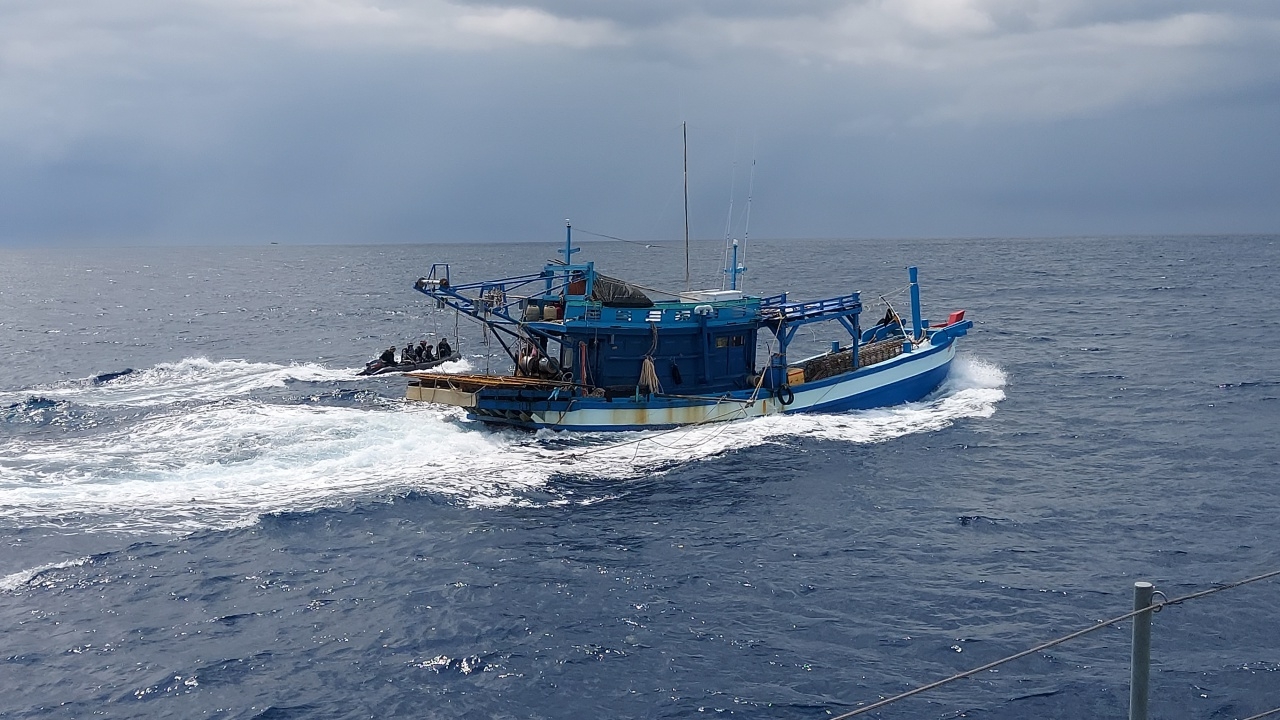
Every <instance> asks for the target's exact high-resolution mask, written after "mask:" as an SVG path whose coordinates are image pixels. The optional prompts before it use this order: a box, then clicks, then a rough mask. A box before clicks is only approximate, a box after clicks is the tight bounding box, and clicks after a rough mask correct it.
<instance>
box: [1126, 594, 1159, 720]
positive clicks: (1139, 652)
mask: <svg viewBox="0 0 1280 720" xmlns="http://www.w3.org/2000/svg"><path fill="white" fill-rule="evenodd" d="M1154 593H1155V586H1153V585H1152V584H1151V583H1149V582H1136V583H1134V584H1133V609H1134V610H1141V609H1143V608H1150V607H1151V598H1152V596H1153V595H1154ZM1131 663H1132V664H1131V666H1130V669H1129V720H1147V685H1148V682H1149V681H1150V679H1151V610H1147V611H1146V612H1141V613H1138V614H1137V615H1134V616H1133V657H1132V660H1131Z"/></svg>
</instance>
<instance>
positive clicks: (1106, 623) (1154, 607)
mask: <svg viewBox="0 0 1280 720" xmlns="http://www.w3.org/2000/svg"><path fill="white" fill-rule="evenodd" d="M1277 575H1280V570H1272V571H1271V572H1269V573H1264V574H1262V575H1255V576H1254V577H1251V578H1246V579H1244V580H1239V581H1236V582H1233V583H1227V584H1226V585H1219V586H1218V587H1214V588H1209V589H1208V590H1202V591H1200V592H1197V593H1191V594H1190V595H1183V596H1182V597H1177V598H1174V599H1172V600H1165V601H1163V602H1155V603H1152V604H1150V605H1148V606H1147V607H1144V608H1142V609H1140V610H1134V611H1132V612H1128V613H1125V614H1124V615H1121V616H1119V617H1115V618H1111V619H1110V620H1101V621H1099V622H1098V624H1096V625H1094V626H1092V627H1087V628H1085V629H1083V630H1077V631H1076V632H1073V633H1071V634H1070V635H1064V636H1062V637H1060V638H1057V639H1056V640H1050V641H1048V642H1045V643H1041V644H1039V645H1037V646H1035V647H1033V648H1031V649H1029V650H1023V651H1022V652H1020V653H1016V654H1014V655H1010V656H1009V657H1006V658H1002V659H1000V660H996V661H994V662H989V663H987V664H986V665H983V666H981V667H976V668H974V669H972V670H966V671H964V672H962V673H957V674H955V675H952V676H951V677H949V678H944V679H942V680H938V681H936V682H931V683H929V684H928V685H921V686H920V687H918V688H916V689H914V690H908V691H907V692H904V693H901V694H898V695H894V696H893V697H891V698H886V699H884V700H881V701H879V702H876V703H872V704H871V705H868V706H866V707H862V708H858V709H857V710H854V711H852V712H847V713H845V714H844V715H838V716H836V717H834V718H832V720H846V718H851V717H854V716H855V715H861V714H863V713H867V712H871V711H872V710H876V709H878V708H882V707H884V706H885V705H889V704H891V703H895V702H898V701H899V700H905V699H907V698H909V697H911V696H913V695H919V694H920V693H922V692H925V691H926V690H932V689H934V688H938V687H942V686H943V685H948V684H950V683H953V682H955V681H956V680H963V679H964V678H967V677H971V676H973V675H977V674H978V673H981V672H986V671H987V670H990V669H992V668H996V667H999V666H1001V665H1004V664H1005V663H1008V662H1012V661H1014V660H1017V659H1019V658H1024V657H1026V656H1028V655H1034V654H1035V653H1038V652H1040V651H1042V650H1048V649H1049V648H1051V647H1054V646H1055V645H1061V644H1062V643H1064V642H1067V641H1068V640H1075V639H1076V638H1078V637H1081V636H1084V635H1088V634H1089V633H1091V632H1094V631H1097V630H1101V629H1103V628H1107V627H1111V626H1112V625H1115V624H1116V623H1119V622H1123V621H1125V620H1128V619H1129V618H1131V617H1135V616H1137V615H1140V614H1142V613H1144V612H1147V611H1148V610H1150V611H1152V612H1160V611H1161V610H1162V609H1164V607H1165V606H1166V605H1180V604H1182V603H1184V602H1186V601H1188V600H1197V599H1199V598H1202V597H1205V596H1208V595H1212V594H1214V593H1220V592H1222V591H1223V590H1230V589H1232V588H1237V587H1240V586H1241V585H1248V584H1249V583H1254V582H1258V581H1259V580H1266V579H1267V578H1271V577H1275V576H1277ZM1277 711H1280V708H1277V709H1276V710H1270V711H1268V712H1267V713H1263V715H1258V716H1255V717H1264V716H1265V715H1269V714H1271V713H1274V712H1277ZM1250 720H1252V719H1250Z"/></svg>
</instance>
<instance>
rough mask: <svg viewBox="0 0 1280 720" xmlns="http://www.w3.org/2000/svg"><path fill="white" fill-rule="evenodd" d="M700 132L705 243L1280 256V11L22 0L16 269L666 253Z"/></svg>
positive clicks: (588, 1) (890, 3)
mask: <svg viewBox="0 0 1280 720" xmlns="http://www.w3.org/2000/svg"><path fill="white" fill-rule="evenodd" d="M683 122H687V123H688V135H689V144H688V152H689V169H690V197H691V200H690V215H691V222H692V231H693V234H694V236H695V237H703V238H715V237H723V236H724V234H725V231H726V224H729V225H731V226H732V232H733V234H735V235H738V234H741V233H742V232H743V231H744V230H746V228H745V223H746V218H745V216H744V215H745V208H746V207H747V190H748V187H749V186H752V193H751V194H752V202H751V216H750V228H749V230H750V234H751V235H752V236H754V237H770V238H788V237H794V238H801V237H972V236H1060V235H1098V234H1164V233H1179V234H1183V233H1267V232H1280V2H1276V0H1216V1H1215V2H1208V1H1207V0H1202V1H1201V2H1190V1H1186V0H1158V1H1157V0H1124V1H1122V2H1118V1H1117V0H852V1H841V0H636V1H634V2H627V1H623V0H530V1H529V2H521V1H519V0H492V1H487V2H480V1H470V0H455V1H454V2H441V1H437V0H413V1H406V0H4V2H3V3H0V244H5V245H45V244H49V245H53V244H86V243H93V244H112V243H116V244H119V243H127V244H139V243H141V244H151V243H162V244H167V243H174V244H182V243H223V242H226V243H265V242H270V241H277V242H282V243H334V242H342V243H350V242H431V241H467V242H470V241H497V240H515V241H524V240H543V239H555V238H558V237H559V236H560V232H561V230H560V227H561V226H562V224H563V222H564V219H565V218H572V219H573V220H574V224H575V225H577V226H579V227H582V228H588V229H592V230H595V231H597V232H601V233H606V234H609V235H615V236H619V237H625V238H629V239H635V240H642V241H644V240H662V239H670V238H674V237H678V236H680V235H681V234H682V233H683V206H682V200H681V182H682V173H681V139H680V135H681V123H683ZM753 162H754V163H755V171H754V183H752V179H751V178H752V173H751V167H752V163H753ZM731 197H732V198H733V202H734V205H733V216H734V217H733V219H732V222H729V219H730V212H729V208H730V198H731Z"/></svg>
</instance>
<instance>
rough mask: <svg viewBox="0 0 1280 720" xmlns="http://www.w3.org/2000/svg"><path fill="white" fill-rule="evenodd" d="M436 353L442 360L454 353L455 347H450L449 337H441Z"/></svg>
mask: <svg viewBox="0 0 1280 720" xmlns="http://www.w3.org/2000/svg"><path fill="white" fill-rule="evenodd" d="M436 354H437V355H438V356H440V359H441V360H444V359H445V358H447V357H449V356H450V355H452V354H453V348H451V347H449V338H440V344H439V345H437V346H436Z"/></svg>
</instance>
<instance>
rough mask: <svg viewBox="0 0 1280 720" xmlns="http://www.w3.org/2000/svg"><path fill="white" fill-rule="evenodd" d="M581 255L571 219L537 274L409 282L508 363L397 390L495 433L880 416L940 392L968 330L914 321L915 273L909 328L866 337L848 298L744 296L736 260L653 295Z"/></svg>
mask: <svg viewBox="0 0 1280 720" xmlns="http://www.w3.org/2000/svg"><path fill="white" fill-rule="evenodd" d="M735 248H736V246H735ZM579 249H580V248H575V247H573V238H572V228H571V227H568V226H566V230H565V246H564V249H562V250H561V251H560V252H562V253H563V254H564V256H565V261H563V262H552V263H548V264H547V265H546V266H544V267H543V269H542V270H541V271H539V272H536V273H532V274H527V275H520V276H515V277H509V278H503V279H498V280H485V281H480V282H474V283H461V284H460V283H455V282H454V281H453V278H452V277H451V276H450V269H449V265H448V264H440V263H438V264H435V265H432V267H431V270H430V272H429V273H428V274H427V275H426V276H425V277H422V278H420V279H419V280H418V281H417V282H416V283H415V285H414V287H415V289H416V290H418V291H419V292H422V293H423V294H425V295H427V296H428V297H430V298H432V299H433V300H434V301H435V302H436V303H437V305H438V306H441V307H450V308H453V309H454V310H455V311H457V312H458V313H460V314H462V315H466V316H468V317H471V318H473V319H475V320H477V321H478V322H480V323H482V324H483V325H484V326H485V327H486V328H487V329H488V331H490V332H492V333H493V337H495V338H496V339H497V341H498V342H499V344H500V345H501V346H502V348H503V349H504V350H505V351H506V353H507V355H508V356H509V357H510V359H511V363H512V365H511V370H510V372H508V373H507V374H501V375H499V374H444V373H433V372H424V371H419V370H417V369H413V370H410V371H409V372H408V378H409V384H408V389H407V391H406V397H408V399H410V400H419V401H424V402H434V403H442V404H445V405H453V406H457V407H460V408H464V409H465V410H466V411H467V413H468V415H469V416H470V417H472V418H475V419H478V420H481V421H483V422H486V423H491V424H495V425H506V426H514V427H520V428H527V429H539V428H551V429H555V430H580V431H610V430H639V429H649V428H667V427H673V426H679V425H694V424H701V423H709V422H722V421H729V420H736V419H741V418H750V417H760V416H765V415H777V414H789V413H801V412H839V411H844V410H851V409H865V408H874V407H884V406H891V405H897V404H901V403H906V402H911V401H915V400H919V399H921V398H924V397H925V396H927V395H928V394H929V393H931V392H933V391H934V390H935V389H937V388H938V386H939V385H941V384H942V382H943V380H945V379H946V377H947V373H948V371H949V369H950V366H951V362H952V360H953V359H954V358H955V354H956V342H957V340H958V339H959V338H960V337H963V336H964V335H965V334H966V333H967V331H968V330H969V329H970V328H972V327H973V323H972V321H970V320H966V319H965V318H964V311H963V310H958V311H955V312H952V313H950V314H949V316H948V317H947V319H946V320H945V321H944V322H939V323H936V324H930V323H929V322H928V321H927V320H925V319H924V318H923V317H922V315H921V309H920V291H919V285H918V282H917V271H916V268H914V267H912V268H909V269H908V273H909V280H910V303H911V312H910V317H909V319H907V320H904V319H902V318H901V317H899V316H898V315H897V313H896V312H894V311H893V310H892V308H890V310H889V312H888V313H886V316H885V318H884V319H883V320H881V321H880V322H879V323H877V324H876V325H874V326H872V327H868V328H865V329H864V328H863V327H862V325H861V323H860V319H859V318H860V314H861V312H862V309H863V308H862V302H861V300H860V296H859V293H857V292H850V293H848V294H844V295H839V296H836V297H831V298H826V299H822V300H809V301H791V300H790V299H788V297H787V294H785V293H784V294H780V295H773V296H767V297H756V296H750V295H746V294H744V293H743V292H742V291H740V290H737V289H735V288H736V284H737V283H736V280H737V274H738V273H739V272H741V268H740V267H738V266H737V260H736V259H735V260H734V265H733V269H732V270H728V269H727V270H726V273H727V274H730V275H731V276H732V278H733V283H732V286H731V288H730V289H727V290H723V289H722V290H705V291H691V292H684V293H678V294H676V295H674V296H673V298H674V299H672V300H665V301H656V302H655V301H654V300H652V299H651V298H650V297H649V296H648V295H647V294H646V293H645V291H644V290H642V289H640V288H638V287H636V286H634V285H632V284H629V283H626V282H623V281H620V280H617V279H614V278H611V277H609V276H607V275H604V274H602V273H599V272H597V270H596V268H595V265H594V263H591V262H586V263H573V262H571V259H572V256H573V253H575V252H578V250H579ZM819 323H823V324H825V326H826V327H827V328H829V329H832V330H834V331H835V333H837V336H836V337H835V338H834V339H832V340H831V341H830V349H828V350H826V351H824V352H820V353H818V354H815V355H811V356H808V357H803V358H792V357H791V356H790V354H789V352H788V350H789V348H790V346H791V344H792V342H793V341H794V340H795V336H796V333H797V331H798V330H799V329H800V328H809V327H810V326H816V325H817V324H819ZM762 331H764V332H762ZM758 347H759V348H760V349H759V350H758V349H757V348H758Z"/></svg>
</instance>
